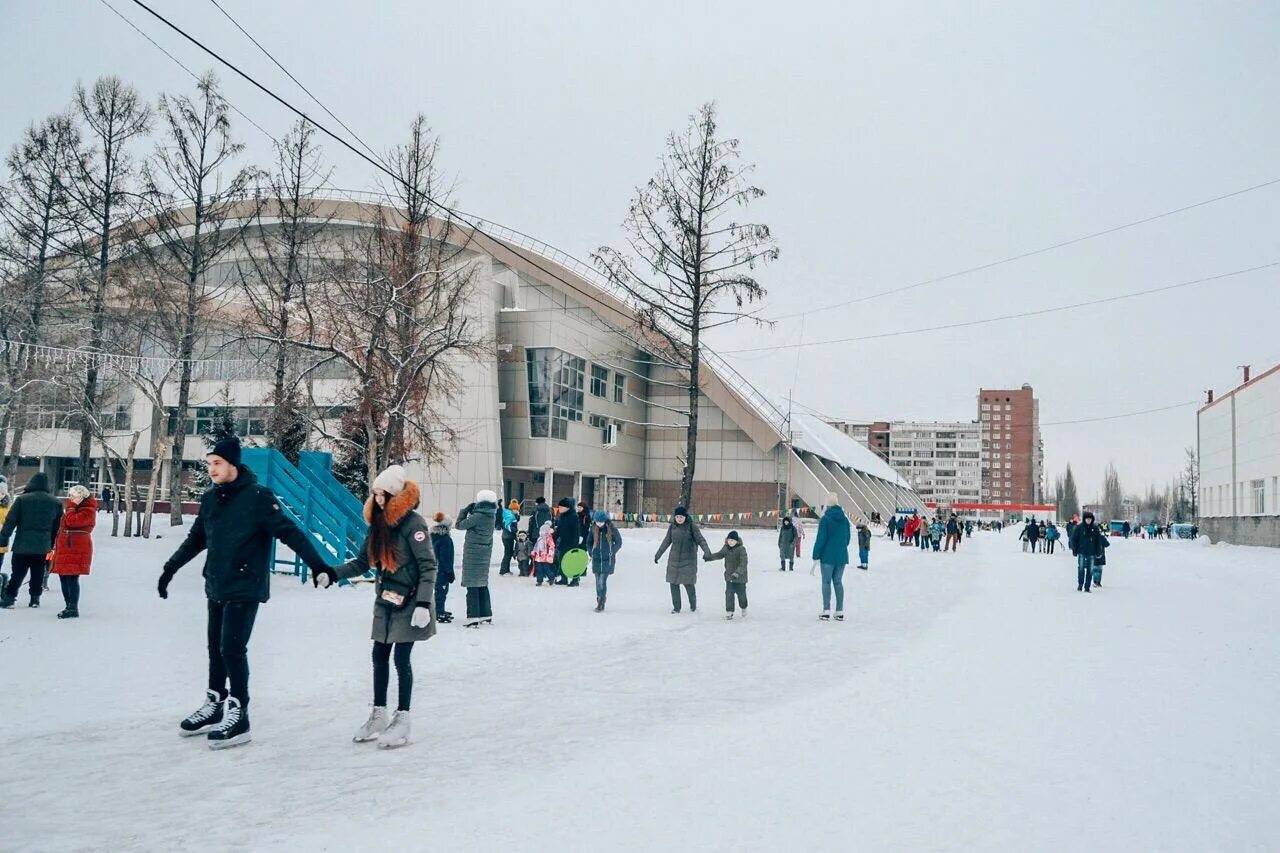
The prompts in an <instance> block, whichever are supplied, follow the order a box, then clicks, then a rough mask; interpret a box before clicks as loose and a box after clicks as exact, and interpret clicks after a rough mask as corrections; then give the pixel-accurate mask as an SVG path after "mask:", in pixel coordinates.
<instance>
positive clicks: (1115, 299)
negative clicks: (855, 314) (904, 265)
mask: <svg viewBox="0 0 1280 853" xmlns="http://www.w3.org/2000/svg"><path fill="white" fill-rule="evenodd" d="M1277 266H1280V261H1272V262H1270V263H1266V264H1259V265H1258V266H1255V267H1247V268H1245V269H1239V270H1233V271H1231V272H1224V273H1219V274H1218V275H1211V276H1206V277H1204V278H1196V279H1191V280H1190V281H1180V282H1176V283H1174V284H1166V285H1164V286H1162V287H1151V288H1148V289H1146V290H1135V291H1133V292H1131V293H1120V294H1117V295H1115V296H1106V297H1103V298H1101V299H1090V300H1087V301H1085V302H1075V303H1072V304H1070V305H1058V306H1055V307H1053V308H1037V309H1036V310H1034V311H1022V312H1019V313H1016V314H1002V315H1000V316H998V317H986V318H983V319H981V320H967V321H965V322H962V323H946V324H944V325H941V326H926V327H924V328H921V329H901V330H899V331H896V332H880V333H877V334H874V335H855V336H853V337H848V338H832V339H830V340H825V341H812V342H810V343H803V342H802V343H794V344H776V345H773V346H765V347H747V348H745V349H738V350H723V351H722V354H723V355H738V354H741V353H752V352H776V351H778V350H788V349H801V348H805V347H819V346H829V345H831V344H847V343H855V342H858V341H874V340H880V339H883V338H896V337H902V336H904V335H920V334H924V333H926V332H941V331H946V330H948V329H964V328H969V327H971V326H984V325H988V324H990V323H1000V322H1004V321H1006V320H1019V319H1022V318H1025V317H1038V316H1040V315H1042V314H1053V313H1056V312H1058V311H1070V310H1073V309H1075V308H1088V307H1091V306H1094V305H1106V304H1108V303H1111V302H1120V301H1122V300H1125V299H1136V298H1137V297H1139V296H1150V295H1151V294H1153V293H1165V292H1167V291H1170V290H1177V289H1179V288H1183V287H1194V286H1196V285H1200V284H1208V283H1209V282H1212V281H1222V280H1223V279H1227V278H1232V277H1234V276H1241V275H1246V274H1248V273H1252V272H1258V271H1259V270H1265V269H1271V268H1273V267H1277Z"/></svg>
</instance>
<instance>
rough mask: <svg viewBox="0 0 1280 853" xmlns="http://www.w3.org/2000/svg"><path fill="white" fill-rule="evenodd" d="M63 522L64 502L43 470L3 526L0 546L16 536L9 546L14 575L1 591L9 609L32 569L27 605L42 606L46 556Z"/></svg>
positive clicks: (0, 596) (0, 598)
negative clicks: (51, 487) (52, 488)
mask: <svg viewBox="0 0 1280 853" xmlns="http://www.w3.org/2000/svg"><path fill="white" fill-rule="evenodd" d="M61 523H62V502H61V501H59V500H58V499H57V498H55V497H54V496H53V495H51V494H49V477H48V475H47V474H45V473H44V472H43V471H39V472H37V473H36V475H35V476H34V477H32V478H31V481H30V482H29V483H27V487H26V489H24V490H23V492H22V494H21V495H19V496H18V497H17V498H15V499H14V501H13V506H12V507H10V508H9V515H8V516H7V517H6V518H5V520H4V527H3V528H0V547H4V546H8V545H9V537H11V536H12V537H13V545H11V546H9V553H10V554H12V555H13V577H11V578H9V583H8V584H6V585H5V588H4V592H3V593H2V594H0V607H3V608H4V609H6V610H7V609H9V608H11V607H13V603H14V601H15V600H16V599H17V597H18V590H20V589H22V580H23V578H24V577H26V576H27V574H28V573H30V575H31V581H30V583H29V584H28V590H29V591H30V593H31V601H30V602H29V603H28V604H27V606H28V607H39V606H40V593H41V591H43V589H44V564H45V557H46V556H47V555H48V553H49V552H50V551H52V550H53V543H54V540H55V539H56V538H57V536H58V526H59V525H60V524H61ZM15 534H16V535H15Z"/></svg>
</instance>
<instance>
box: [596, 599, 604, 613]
mask: <svg viewBox="0 0 1280 853" xmlns="http://www.w3.org/2000/svg"><path fill="white" fill-rule="evenodd" d="M602 610H604V599H603V598H601V597H600V596H598V595H597V596H596V612H597V613H599V612H601V611H602Z"/></svg>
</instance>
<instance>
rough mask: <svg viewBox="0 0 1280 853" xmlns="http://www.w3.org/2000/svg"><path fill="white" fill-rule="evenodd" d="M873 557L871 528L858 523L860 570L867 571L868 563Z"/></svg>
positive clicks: (864, 523)
mask: <svg viewBox="0 0 1280 853" xmlns="http://www.w3.org/2000/svg"><path fill="white" fill-rule="evenodd" d="M870 557H871V528H870V527H867V524H866V522H865V521H864V522H859V523H858V568H860V569H862V570H863V571H866V570H867V567H868V565H867V561H868V559H869V558H870Z"/></svg>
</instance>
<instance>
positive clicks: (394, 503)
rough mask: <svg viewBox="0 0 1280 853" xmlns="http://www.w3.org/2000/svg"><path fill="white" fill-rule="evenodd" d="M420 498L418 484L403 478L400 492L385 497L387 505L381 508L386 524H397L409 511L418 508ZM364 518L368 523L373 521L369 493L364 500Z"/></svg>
mask: <svg viewBox="0 0 1280 853" xmlns="http://www.w3.org/2000/svg"><path fill="white" fill-rule="evenodd" d="M420 499H421V494H420V493H419V492H418V484H417V483H415V482H413V480H405V481H404V489H403V490H402V491H401V492H400V494H398V495H394V496H393V497H390V498H388V499H387V506H386V508H385V509H384V510H383V514H385V515H386V517H387V525H388V526H390V527H396V526H398V525H399V524H400V522H402V521H404V520H405V519H406V518H407V517H408V516H409V513H411V512H413V511H414V510H415V509H417V508H418V502H419V501H420ZM364 520H365V521H366V522H368V523H372V522H373V495H369V499H368V500H366V501H365V502H364Z"/></svg>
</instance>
